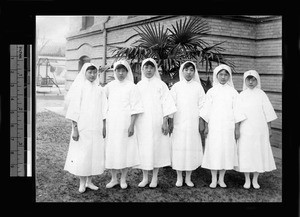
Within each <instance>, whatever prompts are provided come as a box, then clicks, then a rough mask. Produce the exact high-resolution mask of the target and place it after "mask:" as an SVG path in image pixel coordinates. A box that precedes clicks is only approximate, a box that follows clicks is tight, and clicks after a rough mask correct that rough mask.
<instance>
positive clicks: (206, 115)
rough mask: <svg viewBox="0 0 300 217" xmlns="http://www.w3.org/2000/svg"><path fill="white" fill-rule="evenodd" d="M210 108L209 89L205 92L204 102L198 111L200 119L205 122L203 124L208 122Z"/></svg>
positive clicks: (210, 96)
mask: <svg viewBox="0 0 300 217" xmlns="http://www.w3.org/2000/svg"><path fill="white" fill-rule="evenodd" d="M211 106H212V95H211V89H210V90H208V91H207V93H206V95H205V100H204V104H203V106H202V108H201V109H200V112H199V113H200V117H201V118H203V119H204V120H205V122H207V123H208V122H209V116H210V111H211Z"/></svg>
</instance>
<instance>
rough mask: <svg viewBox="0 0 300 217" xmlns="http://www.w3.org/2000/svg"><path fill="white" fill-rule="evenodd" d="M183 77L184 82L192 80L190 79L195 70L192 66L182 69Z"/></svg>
mask: <svg viewBox="0 0 300 217" xmlns="http://www.w3.org/2000/svg"><path fill="white" fill-rule="evenodd" d="M182 72H183V77H184V78H185V80H187V81H190V80H192V78H193V77H194V75H195V69H194V67H192V66H189V67H186V68H183V71H182Z"/></svg>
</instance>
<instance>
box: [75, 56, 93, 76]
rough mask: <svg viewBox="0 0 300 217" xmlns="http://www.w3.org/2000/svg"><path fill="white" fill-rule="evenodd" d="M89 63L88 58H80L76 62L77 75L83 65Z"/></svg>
mask: <svg viewBox="0 0 300 217" xmlns="http://www.w3.org/2000/svg"><path fill="white" fill-rule="evenodd" d="M89 62H91V59H90V58H89V57H88V56H82V57H80V58H79V61H78V73H79V72H80V70H81V68H82V66H83V64H85V63H89Z"/></svg>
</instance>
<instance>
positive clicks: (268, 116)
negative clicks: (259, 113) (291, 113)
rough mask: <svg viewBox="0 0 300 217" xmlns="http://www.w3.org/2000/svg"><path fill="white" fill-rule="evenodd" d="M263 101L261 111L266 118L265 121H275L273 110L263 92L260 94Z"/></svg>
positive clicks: (275, 116)
mask: <svg viewBox="0 0 300 217" xmlns="http://www.w3.org/2000/svg"><path fill="white" fill-rule="evenodd" d="M262 96H263V97H262V98H263V99H262V100H263V111H264V114H265V117H266V121H267V122H270V121H273V120H275V119H277V115H276V113H275V111H274V108H273V106H272V104H271V102H270V100H269V98H268V96H267V94H266V93H265V92H262Z"/></svg>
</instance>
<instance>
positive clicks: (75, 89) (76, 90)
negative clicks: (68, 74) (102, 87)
mask: <svg viewBox="0 0 300 217" xmlns="http://www.w3.org/2000/svg"><path fill="white" fill-rule="evenodd" d="M89 66H95V65H94V64H92V63H84V64H83V66H82V68H81V70H80V72H79V73H78V75H77V76H76V78H75V80H74V81H73V83H72V84H71V86H70V89H69V91H68V93H67V95H66V96H65V101H64V111H65V112H66V111H67V110H68V107H69V104H70V101H71V100H72V99H73V98H74V97H80V95H81V92H82V87H83V84H84V82H85V81H86V77H85V72H86V69H87V68H88V67H89ZM92 83H96V84H98V83H99V78H98V75H97V77H96V79H95V81H93V82H92Z"/></svg>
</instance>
